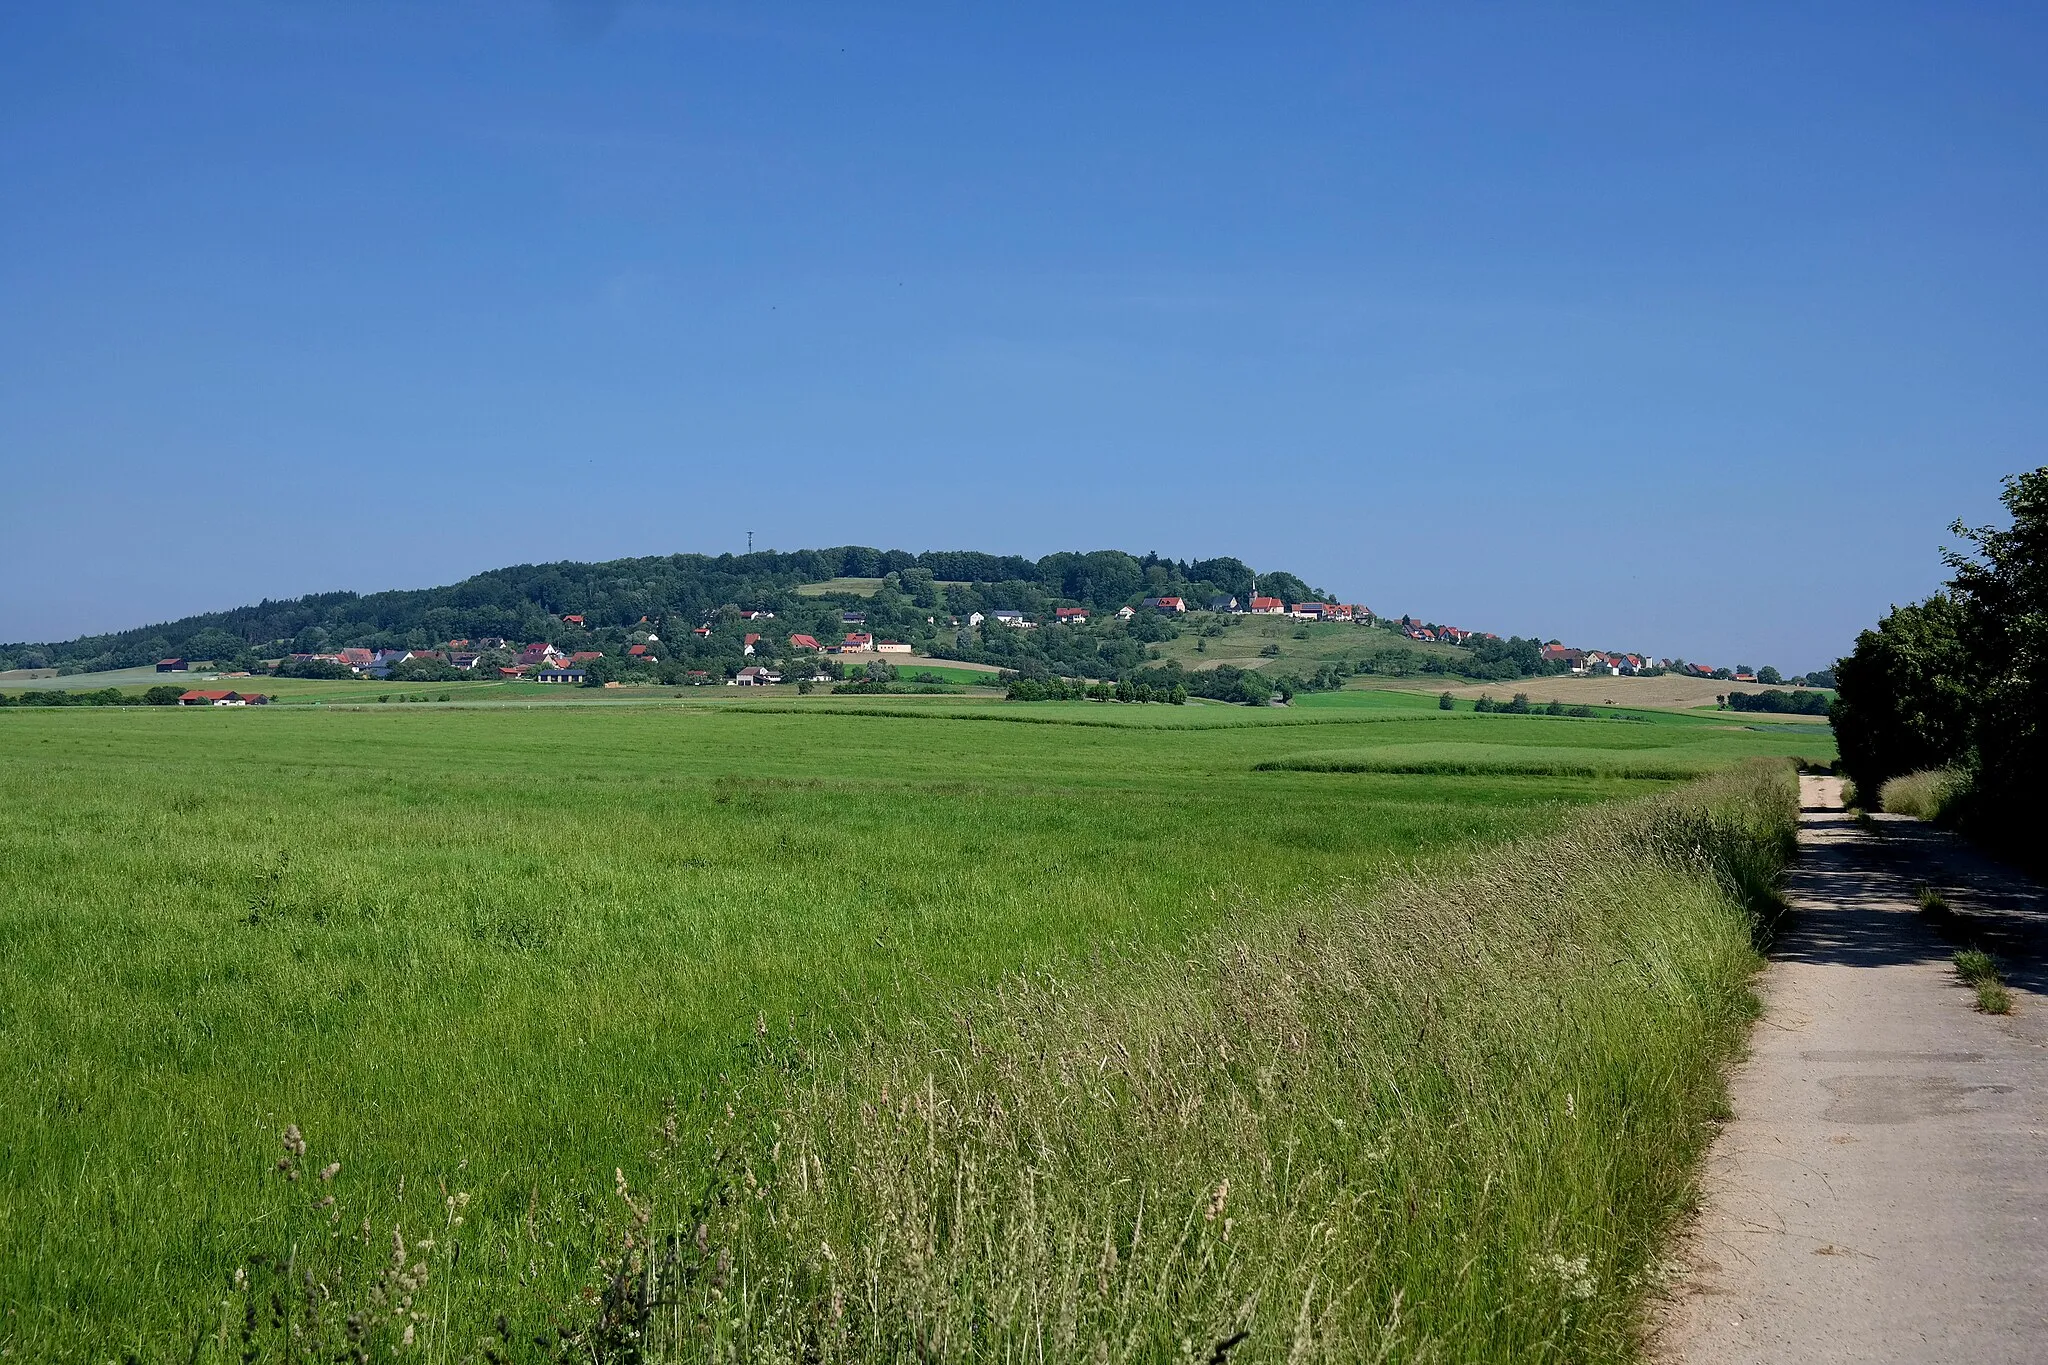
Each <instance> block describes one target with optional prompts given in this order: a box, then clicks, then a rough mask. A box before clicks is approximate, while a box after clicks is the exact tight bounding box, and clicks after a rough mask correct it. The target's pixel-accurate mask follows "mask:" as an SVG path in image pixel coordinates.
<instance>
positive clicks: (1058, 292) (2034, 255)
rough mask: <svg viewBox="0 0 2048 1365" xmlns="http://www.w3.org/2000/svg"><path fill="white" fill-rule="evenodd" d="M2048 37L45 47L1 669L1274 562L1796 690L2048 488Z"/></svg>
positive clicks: (1828, 24) (1074, 30)
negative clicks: (839, 580)
mask: <svg viewBox="0 0 2048 1365" xmlns="http://www.w3.org/2000/svg"><path fill="white" fill-rule="evenodd" d="M2044 14H2048V12H2044V11H2043V10H2042V9H2041V8H2040V7H2038V6H2032V7H2028V6H2014V7H2011V8H2005V9H2001V8H1997V7H1987V6H1957V5H1928V6H1925V7H1920V8H1913V9H1902V8H1893V7H1890V6H1884V5H1875V4H1843V5H1835V6H1817V5H1782V4H1769V5H1762V4H1760V5H1753V6H1743V5H1728V4H1711V5H1699V6H1693V7H1686V6H1678V5H1634V4H1613V5H1573V6H1568V7H1566V6H1555V7H1545V6H1537V5H1500V4H1488V5H1482V6H1460V5H1455V4H1435V3H1431V4H1412V5H1357V4H1340V5H1330V6H1326V7H1312V6H1285V7H1282V6H1252V5H1230V6H1207V5H1196V4H1173V5H1160V6H1156V7H1140V6H1135V5H1128V6H1103V5H1095V4H1090V5H1064V4H1051V3H1040V4H1034V5H1009V6H986V5H972V6H969V5H958V4H944V5H942V4H932V5H927V6H894V5H863V4H857V3H847V2H846V0H840V2H839V3H832V4H821V5H800V4H760V3H753V4H744V5H741V4H734V5H729V6H718V5H685V4H664V3H655V2H654V0H642V2H641V3H628V4H623V5H612V4H607V3H569V4H556V5H550V4H546V3H539V2H538V0H536V3H498V2H495V0H494V2H493V3H470V4H459V3H447V4H442V3H424V2H423V0H422V2H419V3H379V2H377V0H351V3H347V4H284V3H276V4H254V3H247V4H229V3H205V2H204V0H180V3H178V4H163V3H157V0H148V2H147V3H95V4H89V5H54V4H52V5H29V4H17V5H8V6H5V7H4V8H0V465H4V470H0V473H4V478H0V509H4V523H0V524H4V525H5V527H6V531H7V537H8V544H7V548H6V551H5V553H4V555H0V565H4V571H0V639H16V640H18V639H46V638H55V637H63V636H69V635H72V634H76V633H79V632H81V631H86V630H95V629H105V628H116V627H123V626H129V625H136V624H141V623H143V622H145V621H151V620H161V619H165V618H168V617H171V616H174V615H178V614H182V613H185V612H189V611H193V610H201V609H208V608H214V607H224V606H231V605H235V604H238V603H241V602H244V601H250V600H254V599H256V598H259V597H262V596H265V595H270V596H280V595H288V594H295V593H299V592H304V591H310V590H316V589H327V588H336V587H351V588H357V589H363V590H369V589H376V588H384V587H397V586H424V585H428V584H433V583H439V582H446V581H450V580H453V579H455V578H458V577H461V576H463V575H466V574H468V573H471V572H473V571H476V570H479V569H484V568H488V567H494V566H497V565H501V564H506V563H518V562H525V561H535V560H546V559H559V558H577V559H599V558H611V557H615V556H619V555H628V554H652V553H669V552H673V551H678V550H696V551H707V552H713V553H715V552H718V551H722V550H730V549H738V548H741V547H743V546H744V543H745V532H746V530H747V529H748V528H752V529H753V530H755V532H756V533H757V543H758V544H760V545H762V546H763V547H776V548H784V549H790V548H797V547H800V546H810V545H822V544H841V543H849V542H853V543H866V544H874V545H880V546H884V547H901V548H906V549H911V550H921V549H931V548H977V549H986V550H993V551H1006V552H1016V553H1024V554H1042V553H1045V552H1047V551H1050V550H1054V549H1067V548H1073V549H1090V548H1098V547H1104V546H1118V547H1122V548H1126V549H1131V550H1135V551H1138V552H1143V551H1146V550H1157V551H1159V552H1160V553H1162V554H1172V555H1176V556H1180V555H1211V554H1235V555H1239V556H1241V557H1243V558H1245V559H1247V560H1250V561H1252V562H1253V563H1255V564H1256V565H1259V566H1261V567H1275V568H1280V567H1284V568H1288V569H1292V570H1294V571H1296V572H1298V573H1300V574H1302V575H1303V576H1304V577H1306V578H1308V579H1310V580H1311V581H1312V582H1316V583H1319V584H1324V585H1327V586H1328V587H1330V588H1331V589H1333V590H1335V591H1337V592H1339V593H1341V594H1342V595H1343V596H1345V597H1346V598H1355V599H1357V600H1360V601H1364V602H1366V603H1367V604H1368V605H1370V606H1372V607H1373V608H1374V609H1376V610H1378V611H1381V612H1389V613H1400V612H1404V611H1405V612H1412V613H1415V614H1417V615H1421V616H1426V617H1430V618H1433V619H1443V620H1448V621H1452V622H1456V623H1459V624H1464V625H1468V626H1471V627H1476V628H1481V629H1493V630H1499V631H1501V632H1502V633H1506V632H1508V631H1510V630H1513V631H1519V632H1528V633H1538V634H1541V635H1543V636H1546V637H1550V636H1556V637H1561V638H1563V639H1566V640H1568V641H1572V642H1575V643H1581V644H1588V645H1611V646H1618V647H1638V648H1649V649H1652V650H1655V651H1657V652H1660V653H1674V652H1675V653H1683V654H1685V655H1687V656H1688V657H1692V658H1700V659H1705V660H1708V661H1710V662H1715V663H1726V664H1734V663H1737V662H1743V663H1754V664H1763V663H1774V664H1776V665H1778V666H1779V667H1780V668H1784V669H1786V670H1788V671H1794V670H1804V669H1806V668H1808V667H1815V666H1818V665H1820V664H1822V663H1824V662H1826V661H1827V660H1829V659H1831V658H1832V657H1833V656H1834V655H1836V654H1837V653H1839V652H1841V651H1842V650H1843V649H1844V648H1846V646H1847V645H1848V643H1849V642H1850V640H1851V638H1852V637H1853V634H1854V632H1855V630H1856V629H1857V628H1858V627H1860V626H1862V625H1864V624H1866V623H1868V622H1869V621H1870V620H1872V619H1873V618H1874V617H1875V616H1876V615H1877V614H1878V613H1880V612H1882V611H1883V610H1884V608H1885V607H1886V605H1887V604H1888V603H1890V602H1894V601H1904V600H1907V599H1910V598H1914V597H1918V596H1920V595H1923V594H1924V593H1926V592H1927V591H1929V590H1930V589H1931V588H1932V587H1934V586H1935V584H1936V583H1937V582H1938V580H1939V578H1940V576H1941V570H1940V565H1939V561H1938V559H1937V550H1938V548H1939V546H1940V545H1941V544H1942V543H1943V541H1944V539H1945V538H1946V537H1945V532H1944V527H1945V526H1946V524H1947V522H1948V521H1949V520H1950V519H1951V518H1953V517H1956V516H1962V517H1965V518H1967V519H1970V520H1973V521H1982V520H1986V519H1988V518H1989V517H1990V516H1991V515H1992V513H1993V512H1994V511H1995V509H1996V502H1995V497H1996V491H1997V488H1996V481H1997V478H1998V476H1999V475H2001V474H2003V473H2006V472H2009V471H2012V470H2016V469H2020V468H2023V467H2030V466H2033V465H2037V464H2040V463H2042V462H2043V461H2044V460H2048V455H2044V453H2043V452H2044V450H2048V442H2044V440H2043V436H2044V433H2048V380H2044V375H2048V367H2044V361H2048V345H2044V343H2048V297H2044V295H2048V289H2044V284H2048V250H2044V247H2048V241H2044V232H2043V227H2044V223H2048V217H2044V209H2048V194H2044V189H2048V70H2044V67H2048V18H2044Z"/></svg>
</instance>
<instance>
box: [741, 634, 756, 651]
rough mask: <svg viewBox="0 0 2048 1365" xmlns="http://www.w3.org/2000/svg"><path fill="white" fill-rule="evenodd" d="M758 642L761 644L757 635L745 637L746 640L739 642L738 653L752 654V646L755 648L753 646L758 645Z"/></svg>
mask: <svg viewBox="0 0 2048 1365" xmlns="http://www.w3.org/2000/svg"><path fill="white" fill-rule="evenodd" d="M760 642H761V637H760V636H758V635H749V636H748V637H747V638H746V639H744V640H742V641H740V653H742V654H752V653H753V652H754V646H755V645H757V644H759V643H760Z"/></svg>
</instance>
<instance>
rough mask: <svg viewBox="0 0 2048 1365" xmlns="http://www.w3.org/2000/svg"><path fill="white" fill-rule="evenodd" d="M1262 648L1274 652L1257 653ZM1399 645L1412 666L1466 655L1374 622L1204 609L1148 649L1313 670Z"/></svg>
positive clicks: (1193, 658) (1185, 663) (1210, 663)
mask: <svg viewBox="0 0 2048 1365" xmlns="http://www.w3.org/2000/svg"><path fill="white" fill-rule="evenodd" d="M1211 627H1221V630H1222V633H1221V634H1218V635H1208V634H1205V633H1204V632H1205V631H1206V630H1207V629H1209V628H1211ZM1267 649H1271V650H1274V651H1276V653H1274V654H1270V655H1269V654H1265V653H1262V652H1261V651H1263V650H1267ZM1401 649H1406V650H1407V651H1409V653H1410V655H1411V657H1412V658H1413V660H1414V662H1415V664H1416V666H1420V664H1421V662H1422V660H1424V659H1426V658H1430V657H1435V658H1440V659H1444V660H1447V661H1450V660H1462V659H1464V658H1465V657H1466V655H1465V653H1464V651H1462V650H1460V649H1458V648H1456V647H1455V646H1452V645H1439V644H1432V643H1429V642H1427V641H1420V640H1409V639H1406V638H1404V637H1402V636H1400V635H1397V634H1395V633H1394V632H1393V631H1390V630H1385V629H1381V628H1379V627H1377V626H1363V625H1354V624H1352V623H1350V622H1348V621H1346V622H1338V621H1330V622H1322V621H1297V620H1295V619H1294V618H1292V617H1288V616H1249V615H1246V616H1217V615H1211V614H1209V613H1206V612H1191V613H1189V614H1188V615H1187V616H1186V617H1184V618H1181V633H1180V635H1179V637H1178V638H1176V639H1172V640H1167V641H1164V642H1162V643H1160V644H1157V645H1153V646H1151V647H1150V649H1149V651H1148V652H1149V653H1151V654H1152V655H1153V656H1154V657H1155V658H1158V659H1162V660H1165V659H1178V660H1179V661H1180V663H1181V666H1182V667H1183V668H1210V667H1214V666H1215V665H1217V664H1232V665H1235V666H1236V667H1238V668H1265V669H1267V670H1269V671H1272V670H1280V671H1293V672H1306V673H1313V672H1315V671H1316V669H1318V668H1320V667H1321V666H1322V665H1324V664H1340V665H1349V664H1352V663H1355V662H1356V661H1357V660H1359V659H1362V658H1373V657H1375V656H1377V655H1379V654H1380V653H1381V652H1383V651H1394V650H1401ZM1347 671H1348V668H1347Z"/></svg>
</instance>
